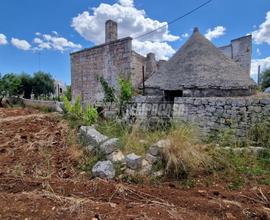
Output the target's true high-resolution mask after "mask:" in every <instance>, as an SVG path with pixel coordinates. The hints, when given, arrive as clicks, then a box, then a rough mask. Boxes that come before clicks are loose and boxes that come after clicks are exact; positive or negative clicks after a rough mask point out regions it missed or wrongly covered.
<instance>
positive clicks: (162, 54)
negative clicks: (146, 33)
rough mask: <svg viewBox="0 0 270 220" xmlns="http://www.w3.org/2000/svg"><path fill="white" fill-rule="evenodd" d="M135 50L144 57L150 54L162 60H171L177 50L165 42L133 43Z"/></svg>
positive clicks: (135, 41)
mask: <svg viewBox="0 0 270 220" xmlns="http://www.w3.org/2000/svg"><path fill="white" fill-rule="evenodd" d="M133 48H134V50H135V51H139V52H140V54H142V55H144V56H145V55H147V54H148V53H149V52H152V53H155V55H156V58H158V59H161V60H167V59H169V58H170V57H171V56H172V55H173V54H174V53H175V50H174V49H173V48H172V47H171V46H170V45H169V44H167V43H165V42H152V41H144V42H142V41H137V40H134V41H133Z"/></svg>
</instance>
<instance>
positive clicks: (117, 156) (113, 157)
mask: <svg viewBox="0 0 270 220" xmlns="http://www.w3.org/2000/svg"><path fill="white" fill-rule="evenodd" d="M106 158H107V160H110V161H112V162H123V161H124V160H125V156H124V154H123V153H122V151H120V150H116V151H114V152H112V153H111V154H109V155H107V156H106Z"/></svg>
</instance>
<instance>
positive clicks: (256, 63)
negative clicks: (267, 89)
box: [250, 57, 270, 81]
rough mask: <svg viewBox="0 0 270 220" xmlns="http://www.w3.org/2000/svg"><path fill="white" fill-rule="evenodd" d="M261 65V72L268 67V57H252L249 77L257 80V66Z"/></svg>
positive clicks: (269, 67) (269, 60)
mask: <svg viewBox="0 0 270 220" xmlns="http://www.w3.org/2000/svg"><path fill="white" fill-rule="evenodd" d="M259 66H261V72H262V71H264V70H266V69H270V57H266V58H264V59H254V60H252V62H251V73H250V75H251V77H252V78H253V79H255V80H256V81H257V76H258V67H259Z"/></svg>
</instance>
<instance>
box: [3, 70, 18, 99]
mask: <svg viewBox="0 0 270 220" xmlns="http://www.w3.org/2000/svg"><path fill="white" fill-rule="evenodd" d="M2 87H3V93H4V96H9V97H11V96H19V95H20V94H21V89H20V88H21V79H20V77H19V76H18V75H16V74H14V73H8V74H5V75H4V76H3V77H2Z"/></svg>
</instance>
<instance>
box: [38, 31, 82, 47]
mask: <svg viewBox="0 0 270 220" xmlns="http://www.w3.org/2000/svg"><path fill="white" fill-rule="evenodd" d="M53 34H54V35H50V34H40V35H39V37H36V38H34V40H33V42H34V43H35V44H36V47H35V48H34V50H44V49H47V50H49V49H53V50H58V51H61V52H63V51H66V50H73V49H74V50H75V49H81V48H82V46H81V45H80V44H75V43H73V42H71V41H69V40H67V39H66V38H64V37H60V36H58V33H57V32H55V33H53ZM56 34H57V36H56Z"/></svg>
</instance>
